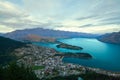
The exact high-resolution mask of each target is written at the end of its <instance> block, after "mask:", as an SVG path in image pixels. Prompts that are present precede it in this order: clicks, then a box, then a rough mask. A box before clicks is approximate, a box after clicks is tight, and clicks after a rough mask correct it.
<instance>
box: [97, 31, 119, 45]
mask: <svg viewBox="0 0 120 80" xmlns="http://www.w3.org/2000/svg"><path fill="white" fill-rule="evenodd" d="M98 40H100V41H102V42H107V43H114V44H120V32H113V33H108V34H104V35H101V36H99V37H98Z"/></svg>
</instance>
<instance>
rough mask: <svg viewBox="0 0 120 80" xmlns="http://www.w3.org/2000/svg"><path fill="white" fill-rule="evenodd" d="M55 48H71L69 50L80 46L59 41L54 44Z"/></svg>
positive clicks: (80, 48)
mask: <svg viewBox="0 0 120 80" xmlns="http://www.w3.org/2000/svg"><path fill="white" fill-rule="evenodd" d="M56 47H57V48H65V49H71V50H82V49H83V48H82V47H78V46H73V45H69V44H65V43H60V44H58V45H57V46H56Z"/></svg>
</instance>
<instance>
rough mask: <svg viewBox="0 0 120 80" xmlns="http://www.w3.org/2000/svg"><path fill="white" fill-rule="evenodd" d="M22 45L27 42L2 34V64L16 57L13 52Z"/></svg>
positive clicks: (0, 51) (0, 60)
mask: <svg viewBox="0 0 120 80" xmlns="http://www.w3.org/2000/svg"><path fill="white" fill-rule="evenodd" d="M22 46H25V43H22V42H19V41H14V40H12V39H9V38H5V37H1V36H0V64H1V63H6V62H8V61H11V60H13V59H15V56H14V55H13V54H11V52H12V51H13V50H14V49H16V48H19V47H22Z"/></svg>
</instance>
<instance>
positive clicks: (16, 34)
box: [4, 28, 97, 40]
mask: <svg viewBox="0 0 120 80" xmlns="http://www.w3.org/2000/svg"><path fill="white" fill-rule="evenodd" d="M30 35H32V37H33V35H34V38H38V36H40V37H41V36H42V37H49V38H73V37H85V38H95V37H97V35H94V34H88V33H78V32H68V31H59V30H50V29H42V28H34V29H25V30H16V31H13V32H10V33H7V34H5V35H4V36H5V37H8V38H12V39H15V40H24V39H25V38H26V37H28V36H29V37H30ZM40 37H39V38H38V39H40Z"/></svg>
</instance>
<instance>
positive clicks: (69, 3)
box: [0, 0, 120, 33]
mask: <svg viewBox="0 0 120 80" xmlns="http://www.w3.org/2000/svg"><path fill="white" fill-rule="evenodd" d="M19 2H20V3H19ZM118 2H119V0H110V1H104V0H91V1H89V0H36V1H34V0H20V1H17V0H15V1H14V0H1V1H0V26H2V28H3V27H5V28H7V27H8V28H10V29H12V30H17V29H25V28H36V27H42V28H49V29H59V30H68V31H76V32H91V33H95V32H96V33H98V32H99V33H101V32H104V33H105V32H109V31H115V30H117V31H118V30H120V29H119V28H118V27H119V26H120V16H119V14H120V10H119V8H120V6H119V3H118ZM93 4H94V5H93ZM21 5H22V6H21ZM10 29H9V30H10ZM107 29H108V30H107ZM112 29H113V30H112ZM2 30H3V29H2ZM105 30H106V31H105ZM10 31H11V30H10Z"/></svg>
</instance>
